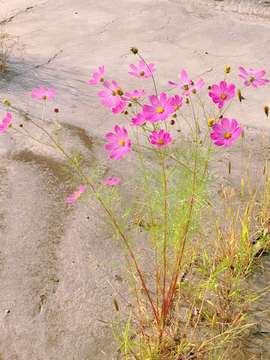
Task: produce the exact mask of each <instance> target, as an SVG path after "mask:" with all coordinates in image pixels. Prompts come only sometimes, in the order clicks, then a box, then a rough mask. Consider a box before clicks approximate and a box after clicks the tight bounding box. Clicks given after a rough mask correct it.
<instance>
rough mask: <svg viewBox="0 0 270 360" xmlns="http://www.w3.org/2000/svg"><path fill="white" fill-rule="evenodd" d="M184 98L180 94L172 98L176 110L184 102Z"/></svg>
mask: <svg viewBox="0 0 270 360" xmlns="http://www.w3.org/2000/svg"><path fill="white" fill-rule="evenodd" d="M182 101H183V98H182V97H181V98H180V96H179V95H175V97H174V98H172V104H173V105H174V111H176V110H178V109H179V108H180V107H181V106H182V105H183V104H182Z"/></svg>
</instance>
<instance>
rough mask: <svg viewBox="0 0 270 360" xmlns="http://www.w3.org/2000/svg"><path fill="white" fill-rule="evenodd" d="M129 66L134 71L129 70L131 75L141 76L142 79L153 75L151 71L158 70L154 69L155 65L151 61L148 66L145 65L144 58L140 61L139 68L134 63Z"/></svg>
mask: <svg viewBox="0 0 270 360" xmlns="http://www.w3.org/2000/svg"><path fill="white" fill-rule="evenodd" d="M129 66H130V68H131V69H132V70H134V71H133V72H132V71H131V72H128V73H129V74H130V75H133V76H135V77H139V78H142V79H147V78H150V77H151V76H152V75H151V72H152V73H153V72H155V71H156V69H153V67H154V64H153V63H151V64H149V65H148V66H147V65H145V62H144V61H143V60H140V61H139V67H138V68H137V67H136V66H135V65H133V64H129ZM150 70H151V71H150Z"/></svg>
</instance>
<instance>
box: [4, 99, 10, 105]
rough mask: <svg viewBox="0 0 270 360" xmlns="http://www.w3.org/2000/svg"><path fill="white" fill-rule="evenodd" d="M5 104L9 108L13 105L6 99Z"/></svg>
mask: <svg viewBox="0 0 270 360" xmlns="http://www.w3.org/2000/svg"><path fill="white" fill-rule="evenodd" d="M3 103H4V104H6V105H7V106H10V105H11V104H10V102H9V101H8V100H7V99H5V100H4V101H3Z"/></svg>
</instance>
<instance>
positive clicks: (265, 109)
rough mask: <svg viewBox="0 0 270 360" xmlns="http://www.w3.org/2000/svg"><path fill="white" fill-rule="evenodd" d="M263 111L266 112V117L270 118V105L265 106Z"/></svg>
mask: <svg viewBox="0 0 270 360" xmlns="http://www.w3.org/2000/svg"><path fill="white" fill-rule="evenodd" d="M263 110H264V113H265V115H266V117H268V113H269V105H268V104H264V107H263Z"/></svg>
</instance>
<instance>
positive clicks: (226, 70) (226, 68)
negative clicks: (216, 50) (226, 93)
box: [225, 65, 231, 74]
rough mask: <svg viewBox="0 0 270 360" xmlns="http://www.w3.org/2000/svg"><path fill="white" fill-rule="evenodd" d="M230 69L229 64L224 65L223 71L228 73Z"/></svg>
mask: <svg viewBox="0 0 270 360" xmlns="http://www.w3.org/2000/svg"><path fill="white" fill-rule="evenodd" d="M230 70H231V67H230V66H229V65H227V66H225V73H226V74H229V72H230Z"/></svg>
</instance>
